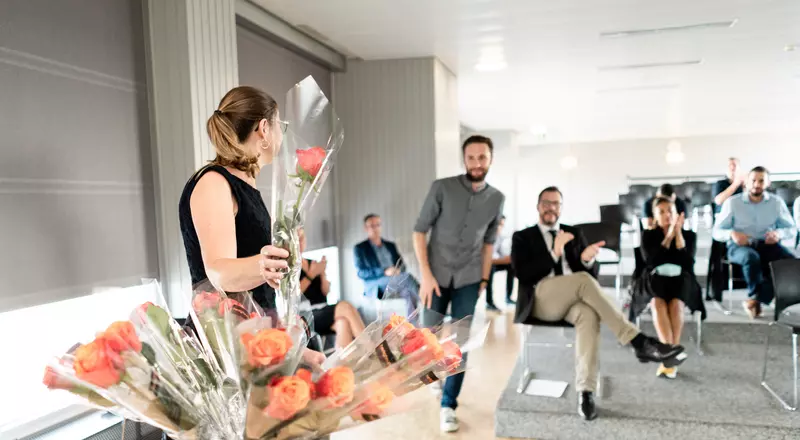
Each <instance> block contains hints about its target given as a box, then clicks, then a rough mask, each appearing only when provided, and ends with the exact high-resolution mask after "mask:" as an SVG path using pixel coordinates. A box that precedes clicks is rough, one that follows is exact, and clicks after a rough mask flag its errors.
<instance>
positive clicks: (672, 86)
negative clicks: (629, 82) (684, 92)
mask: <svg viewBox="0 0 800 440" xmlns="http://www.w3.org/2000/svg"><path fill="white" fill-rule="evenodd" d="M680 87H681V85H680V84H654V85H649V86H630V87H610V88H607V89H599V90H597V93H618V92H645V91H651V90H675V89H678V88H680Z"/></svg>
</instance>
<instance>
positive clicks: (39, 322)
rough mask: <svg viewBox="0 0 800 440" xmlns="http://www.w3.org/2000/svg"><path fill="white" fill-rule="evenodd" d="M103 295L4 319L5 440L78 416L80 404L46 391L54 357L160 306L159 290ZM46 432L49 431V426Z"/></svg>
mask: <svg viewBox="0 0 800 440" xmlns="http://www.w3.org/2000/svg"><path fill="white" fill-rule="evenodd" d="M96 291H98V293H95V294H92V295H88V296H83V297H80V298H74V299H69V300H65V301H59V302H54V303H49V304H43V305H39V306H34V307H29V308H25V309H19V310H13V311H10V312H5V313H0V335H3V337H2V340H0V353H3V358H4V361H3V362H0V377H2V378H3V392H2V393H0V394H1V395H0V437H2V438H6V435H8V434H10V433H12V432H13V433H14V435H13V436H11V438H18V437H21V436H25V435H28V434H31V433H32V432H31V431H36V430H40V429H41V428H43V426H41V425H39V426H33V425H34V423H33V421H35V420H37V419H38V420H46V421H49V422H51V423H53V420H54V419H55V418H56V414H58V413H65V412H66V413H75V405H76V404H79V403H81V399H79V398H77V397H75V396H72V395H71V394H70V393H68V392H66V391H50V390H48V389H47V388H45V387H44V385H42V376H43V373H44V368H45V366H46V365H47V363H48V362H49V361H50V359H52V357H53V356H55V355H59V354H62V353H64V352H65V351H66V350H68V349H69V348H70V347H72V346H73V345H74V344H75V343H77V342H88V341H89V340H91V339H92V338H93V337H94V335H95V333H96V332H97V331H101V330H103V329H104V328H105V327H106V326H107V325H108V324H110V323H111V322H113V321H118V320H125V319H128V318H129V316H130V313H131V311H132V310H133V309H134V308H135V307H136V306H138V305H139V304H141V303H143V302H146V301H153V302H156V298H157V297H158V290H157V287H156V285H155V284H152V283H150V284H144V285H141V286H134V287H127V288H105V289H96ZM45 426H46V425H45Z"/></svg>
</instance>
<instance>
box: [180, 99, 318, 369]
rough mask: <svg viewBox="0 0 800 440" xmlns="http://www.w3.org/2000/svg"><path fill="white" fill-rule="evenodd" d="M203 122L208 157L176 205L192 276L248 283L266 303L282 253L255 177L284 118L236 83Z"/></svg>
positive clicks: (233, 287) (232, 287)
mask: <svg viewBox="0 0 800 440" xmlns="http://www.w3.org/2000/svg"><path fill="white" fill-rule="evenodd" d="M206 128H207V130H208V136H209V137H210V138H211V143H212V144H214V149H215V151H216V157H215V158H214V160H212V161H211V163H210V164H208V165H206V166H204V167H203V168H201V169H200V170H198V171H197V172H196V173H195V174H194V175H193V176H192V177H191V178H190V179H189V181H188V182H187V183H186V186H185V188H184V190H183V194H182V195H181V199H180V203H179V207H178V213H179V216H180V225H181V233H182V235H183V243H184V246H185V247H186V258H187V260H188V262H189V271H190V273H191V276H192V283H193V284H195V283H198V282H200V281H203V280H205V279H206V278H207V279H208V280H209V281H210V282H211V283H212V284H213V285H214V286H215V287H217V288H218V289H220V290H222V291H225V292H243V291H248V290H249V291H251V292H252V293H253V298H254V299H255V300H256V302H258V303H259V305H261V307H263V308H264V309H266V310H274V309H275V290H274V289H275V288H276V287H277V286H278V283H279V282H280V280H281V279H282V278H283V272H284V271H285V270H286V268H287V267H288V265H287V262H286V259H287V257H288V256H289V253H288V252H287V251H286V250H284V249H280V248H277V247H275V246H272V245H270V243H271V241H272V236H271V230H270V226H271V223H272V222H271V220H270V215H269V212H268V211H267V207H266V205H265V204H264V200H263V199H262V198H261V192H260V191H259V190H258V189H257V188H256V177H258V174H259V172H260V171H261V169H262V168H263V167H264V166H265V165H268V164H270V163H271V162H272V160H273V158H274V157H275V155H276V154H277V153H278V150H279V149H280V146H281V143H282V142H283V132H284V131H285V130H286V123H284V122H282V121H280V119H279V112H278V104H277V103H276V102H275V100H274V99H273V98H272V97H271V96H269V95H268V94H266V93H264V92H263V91H261V90H259V89H256V88H254V87H247V86H242V87H236V88H234V89H232V90H230V91H229V92H228V93H226V94H225V96H224V97H223V98H222V100H221V101H220V103H219V107H218V108H217V110H215V111H214V113H213V114H212V115H211V117H210V118H209V119H208V123H207V125H206ZM311 357H312V358H313V359H312V360H314V359H315V360H317V361H319V360H320V358H321V359H324V357H323V356H322V355H321V354H320V353H316V355H312V356H311Z"/></svg>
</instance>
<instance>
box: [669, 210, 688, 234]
mask: <svg viewBox="0 0 800 440" xmlns="http://www.w3.org/2000/svg"><path fill="white" fill-rule="evenodd" d="M685 220H686V215H684V213H681V214H680V215H679V216H677V217H675V220H673V221H672V224H670V225H669V231H668V232H667V237H669V238H675V236H677V235H679V234H681V231H683V222H684V221H685Z"/></svg>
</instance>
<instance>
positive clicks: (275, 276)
mask: <svg viewBox="0 0 800 440" xmlns="http://www.w3.org/2000/svg"><path fill="white" fill-rule="evenodd" d="M287 258H289V252H288V251H287V250H286V249H281V248H278V247H275V246H271V245H270V246H264V247H263V248H261V259H260V260H259V263H260V268H261V277H262V278H264V281H266V282H267V284H268V285H269V286H270V287H272V288H273V289H277V288H278V286H280V282H281V280H282V279H283V274H284V272H286V270H287V269H289V263H288V262H287V261H286V259H287Z"/></svg>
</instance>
